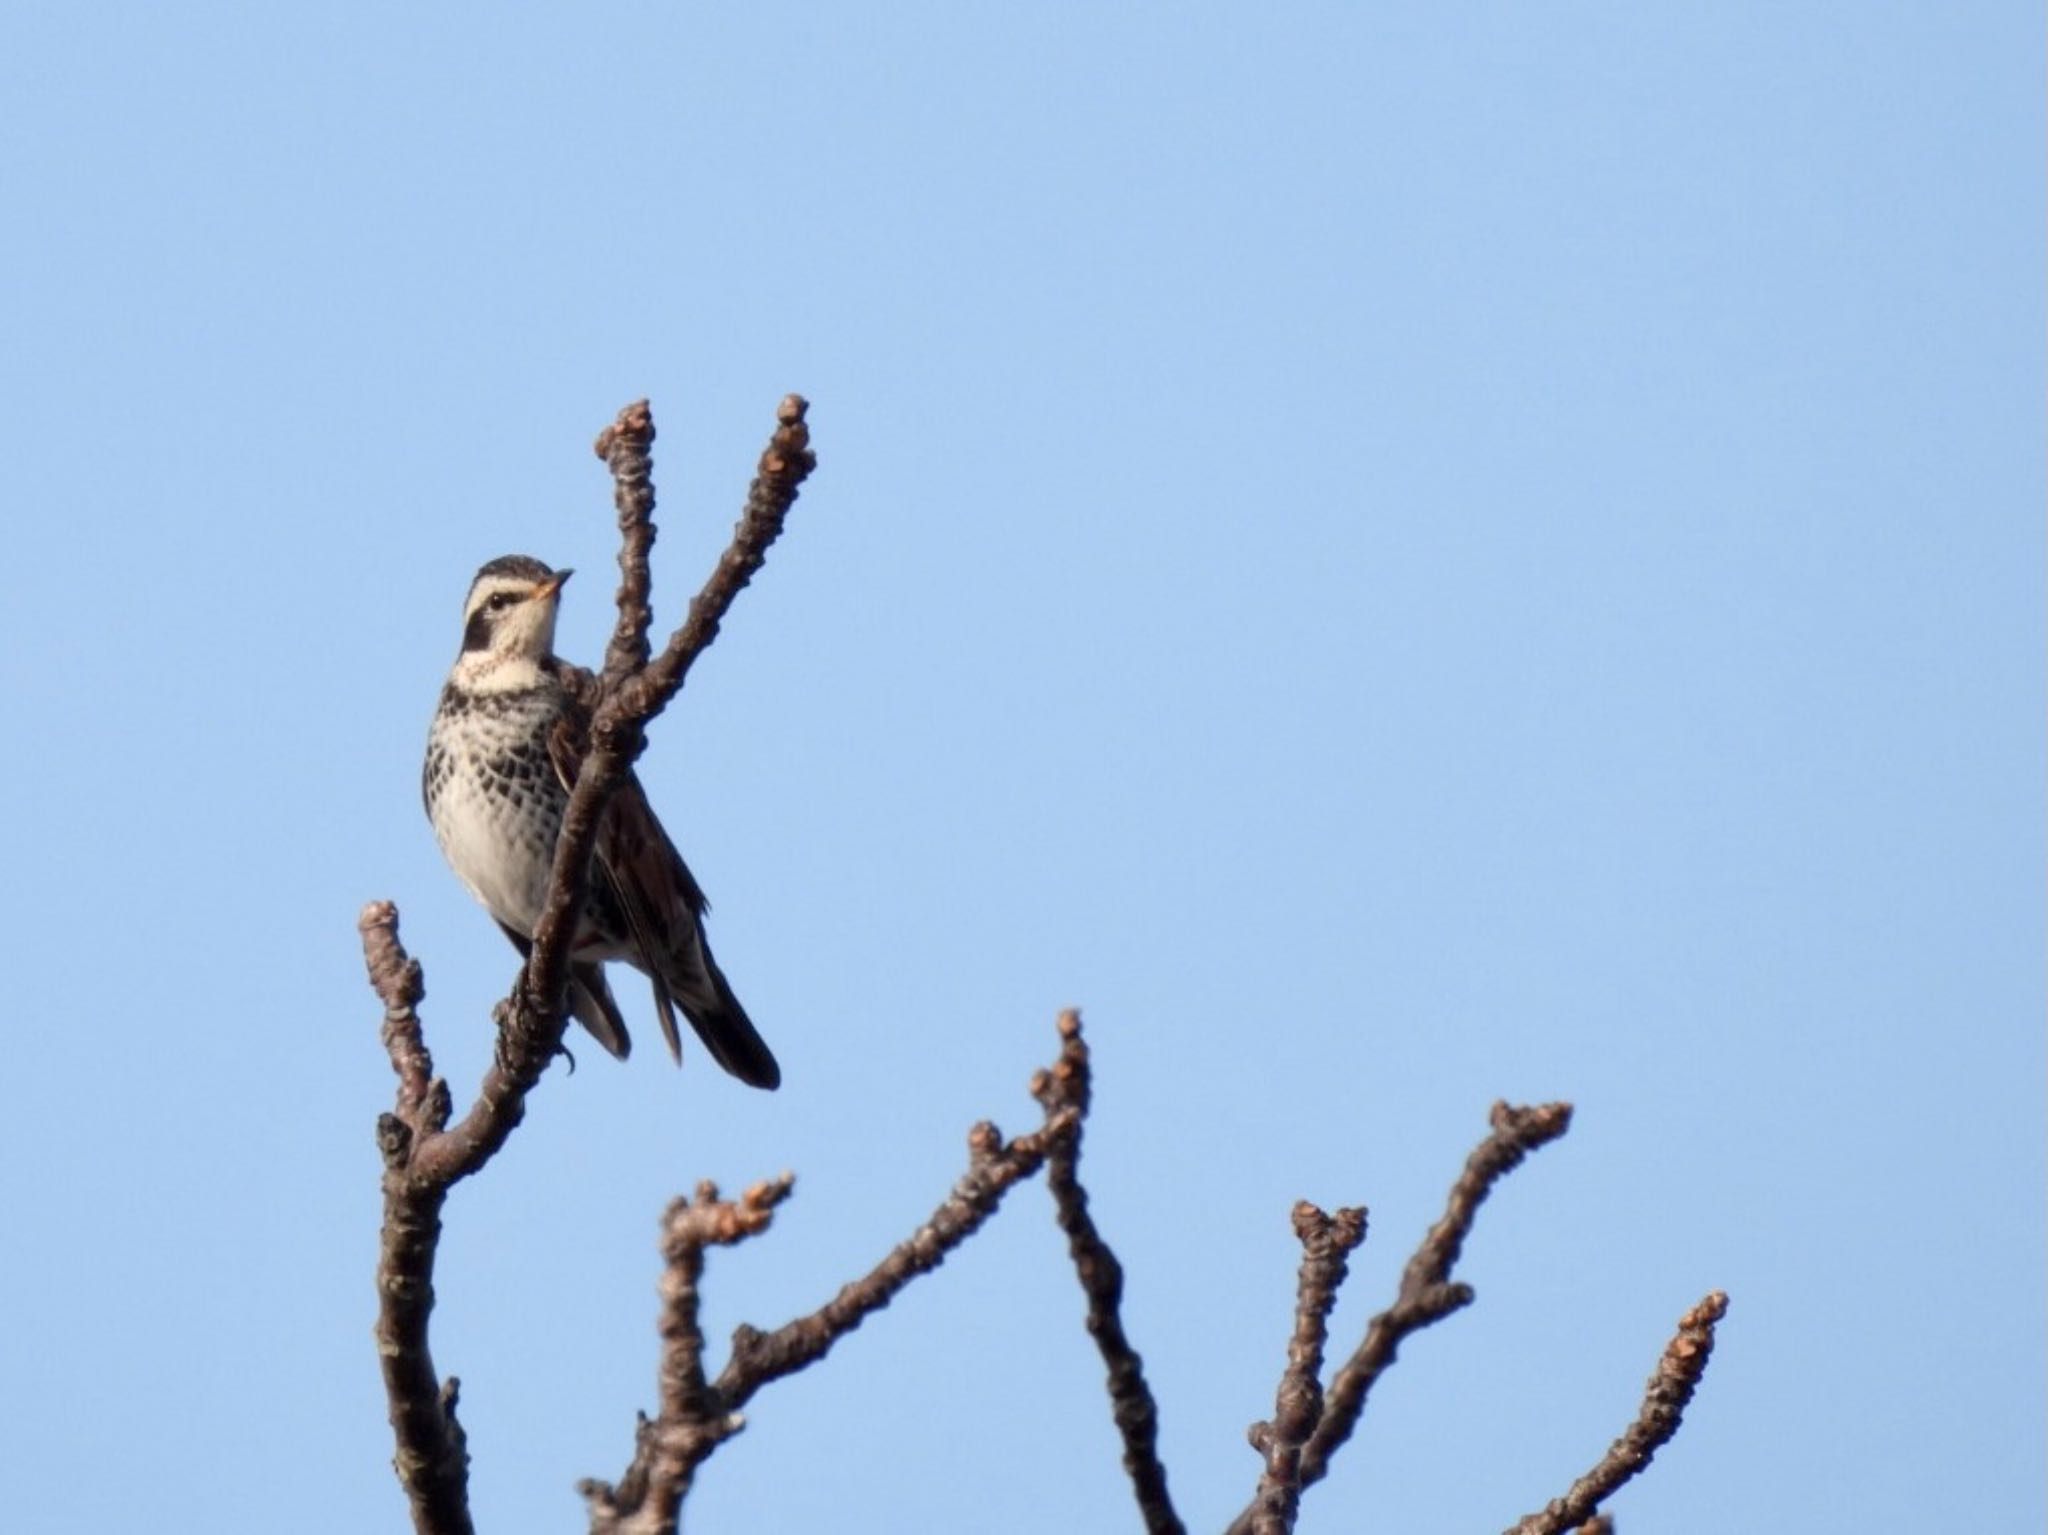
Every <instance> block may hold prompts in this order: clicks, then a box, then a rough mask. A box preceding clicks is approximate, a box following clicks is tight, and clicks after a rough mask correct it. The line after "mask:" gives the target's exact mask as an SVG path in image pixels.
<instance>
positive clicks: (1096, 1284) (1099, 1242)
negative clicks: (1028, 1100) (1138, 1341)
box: [1031, 1009, 1186, 1535]
mask: <svg viewBox="0 0 2048 1535" xmlns="http://www.w3.org/2000/svg"><path fill="white" fill-rule="evenodd" d="M1059 1031H1060V1058H1059V1060H1058V1061H1057V1062H1055V1063H1054V1064H1053V1066H1052V1067H1051V1068H1050V1069H1048V1070H1045V1071H1041V1072H1039V1073H1038V1074H1037V1075H1036V1076H1034V1077H1033V1078H1032V1080H1031V1095H1032V1096H1033V1097H1034V1098H1036V1099H1037V1100H1038V1101H1039V1103H1040V1104H1041V1105H1043V1106H1044V1108H1045V1110H1046V1112H1047V1113H1053V1112H1056V1111H1058V1110H1060V1109H1072V1110H1073V1111H1074V1113H1075V1115H1076V1116H1077V1117H1076V1119H1075V1122H1074V1133H1073V1134H1072V1135H1071V1136H1069V1137H1068V1138H1066V1139H1065V1140H1063V1141H1061V1142H1059V1143H1058V1144H1057V1145H1055V1146H1054V1147H1053V1150H1052V1155H1051V1156H1050V1157H1048V1158H1047V1160H1046V1167H1045V1182H1046V1188H1047V1189H1048V1190H1050V1191H1051V1193H1052V1198H1053V1208H1054V1210H1055V1212H1056V1213H1057V1215H1058V1218H1059V1223H1060V1230H1061V1231H1063V1232H1065V1233H1066V1237H1067V1252H1068V1255H1069V1256H1070V1257H1071V1258H1072V1259H1073V1262H1074V1272H1075V1274H1076V1275H1077V1276H1078V1277H1079V1279H1080V1281H1081V1291H1082V1293H1083V1294H1084V1295H1085V1296H1087V1298H1088V1336H1089V1337H1091V1338H1093V1339H1094V1340H1095V1347H1096V1348H1097V1349H1098V1350H1099V1351H1100V1352H1101V1354H1102V1362H1103V1364H1104V1365H1105V1366H1106V1367H1107V1369H1108V1372H1109V1379H1108V1385H1109V1404H1110V1413H1111V1416H1112V1417H1113V1418H1114V1419H1115V1421H1116V1427H1117V1432H1118V1433H1119V1434H1120V1435H1121V1436H1122V1438H1123V1444H1124V1470H1125V1472H1126V1473H1128V1474H1129V1476H1130V1479H1131V1487H1132V1489H1133V1491H1134V1492H1135V1493H1136V1495H1137V1499H1138V1512H1139V1514H1140V1515H1141V1516H1142V1517H1143V1518H1144V1520H1145V1528H1146V1530H1147V1531H1149V1532H1150V1535H1182V1532H1183V1531H1184V1530H1185V1528H1186V1527H1185V1526H1184V1525H1183V1524H1182V1523H1181V1521H1180V1515H1179V1514H1177V1513H1176V1512H1175V1511H1174V1507H1173V1499H1172V1497H1171V1496H1170V1495H1169V1494H1168V1492H1167V1488H1166V1467H1165V1466H1164V1465H1162V1464H1161V1463H1160V1459H1159V1407H1158V1404H1157V1402H1155V1401H1154V1399H1153V1396H1152V1388H1151V1387H1150V1386H1149V1385H1148V1384H1146V1381H1145V1365H1144V1361H1143V1360H1142V1359H1140V1358H1139V1356H1138V1351H1137V1350H1136V1349H1135V1348H1133V1347H1132V1346H1131V1340H1130V1338H1129V1337H1128V1336H1127V1335H1126V1334H1125V1332H1124V1323H1123V1293H1124V1270H1123V1265H1122V1264H1121V1263H1119V1262H1118V1261H1117V1256H1116V1254H1115V1253H1114V1252H1112V1251H1110V1247H1109V1244H1108V1243H1107V1242H1105V1241H1104V1240H1103V1239H1102V1233H1101V1232H1099V1231H1098V1230H1096V1227H1095V1220H1094V1217H1093V1216H1091V1215H1090V1214H1089V1213H1088V1191H1087V1190H1086V1189H1085V1188H1083V1187H1082V1186H1081V1179H1080V1162H1081V1134H1082V1124H1083V1121H1084V1120H1085V1118H1086V1116H1087V1113H1088V1105H1089V1099H1090V1095H1091V1091H1092V1082H1091V1078H1092V1075H1093V1073H1092V1070H1091V1067H1090V1064H1089V1058H1088V1042H1087V1041H1086V1040H1085V1039H1084V1038H1082V1035H1081V1015H1080V1014H1079V1013H1077V1012H1074V1011H1073V1010H1071V1009H1069V1010H1068V1011H1067V1012H1064V1013H1062V1014H1060V1020H1059Z"/></svg>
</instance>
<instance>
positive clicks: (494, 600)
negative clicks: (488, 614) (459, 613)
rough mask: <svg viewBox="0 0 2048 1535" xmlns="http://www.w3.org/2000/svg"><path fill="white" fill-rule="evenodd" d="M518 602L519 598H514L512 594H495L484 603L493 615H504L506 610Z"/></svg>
mask: <svg viewBox="0 0 2048 1535" xmlns="http://www.w3.org/2000/svg"><path fill="white" fill-rule="evenodd" d="M518 600H519V599H518V598H517V597H514V596H513V595H512V594H511V593H510V592H493V593H491V595H490V598H489V599H488V600H487V601H486V602H485V603H484V606H485V607H487V608H489V609H490V610H491V611H492V612H493V613H502V612H504V611H505V609H507V608H509V607H511V606H512V604H513V603H515V602H517V601H518Z"/></svg>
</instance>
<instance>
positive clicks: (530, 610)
mask: <svg viewBox="0 0 2048 1535" xmlns="http://www.w3.org/2000/svg"><path fill="white" fill-rule="evenodd" d="M569 576H570V572H569V571H566V570H550V569H548V567H547V566H545V565H543V564H542V563H541V562H540V561H539V560H535V559H529V558H528V557H527V556H526V555H523V554H508V555H504V556H502V557H500V558H498V559H495V560H492V561H491V562H490V564H488V565H486V566H484V568H483V569H481V570H479V571H478V572H477V573H476V579H475V580H474V581H471V582H470V583H469V597H468V598H467V600H465V601H464V603H463V604H462V654H461V655H460V656H458V657H456V660H455V670H456V673H457V675H458V676H459V677H461V678H462V679H463V680H464V681H466V682H468V683H469V684H470V685H471V686H473V687H479V688H485V689H488V688H493V687H498V688H516V687H524V686H529V685H530V684H531V682H532V679H533V676H534V674H535V672H536V670H537V669H538V667H539V665H540V663H541V662H542V661H544V660H546V659H547V658H548V657H549V656H550V655H551V654H553V652H554V648H555V610H556V608H557V607H558V606H559V605H560V602H561V592H562V583H563V582H564V581H566V580H568V579H569Z"/></svg>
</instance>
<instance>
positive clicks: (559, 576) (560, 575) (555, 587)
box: [532, 570, 576, 602]
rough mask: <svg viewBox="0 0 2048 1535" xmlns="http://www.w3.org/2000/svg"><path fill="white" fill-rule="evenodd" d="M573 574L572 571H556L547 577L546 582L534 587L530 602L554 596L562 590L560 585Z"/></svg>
mask: <svg viewBox="0 0 2048 1535" xmlns="http://www.w3.org/2000/svg"><path fill="white" fill-rule="evenodd" d="M575 574H576V572H575V571H573V570H558V571H556V572H555V573H554V574H553V575H551V576H549V577H548V578H547V580H545V581H543V582H541V584H540V585H539V586H536V587H535V588H534V589H533V598H532V600H533V601H535V602H538V601H539V600H540V599H541V598H543V597H552V596H554V595H555V593H556V592H559V591H560V590H561V589H562V583H563V582H564V581H566V580H568V579H569V578H570V577H571V576H573V575H575Z"/></svg>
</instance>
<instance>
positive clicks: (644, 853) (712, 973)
mask: <svg viewBox="0 0 2048 1535" xmlns="http://www.w3.org/2000/svg"><path fill="white" fill-rule="evenodd" d="M584 675H585V676H586V677H587V676H588V674H587V673H586V674H584ZM569 696H570V701H571V707H570V708H568V709H566V710H565V711H564V714H563V719H562V721H561V722H560V723H559V724H558V725H557V726H556V728H555V730H554V732H553V733H552V735H551V736H550V738H549V742H548V752H549V756H550V757H551V758H552V759H553V762H554V765H555V771H556V774H557V775H558V776H559V777H560V778H561V780H562V783H563V784H564V786H566V787H573V786H574V784H575V778H576V774H577V772H578V770H579V769H580V768H581V766H582V760H583V739H584V734H585V730H586V724H585V722H586V720H587V718H588V708H589V699H590V697H591V694H590V692H589V691H587V690H583V691H579V690H577V689H575V688H572V689H571V690H570V695H569ZM591 867H592V877H593V878H594V879H601V880H603V881H604V882H605V887H606V890H607V891H608V893H609V894H610V895H611V896H612V898H613V900H614V901H615V902H616V903H617V905H618V909H619V911H620V913H621V915H622V916H623V917H624V918H625V921H626V925H627V927H628V929H629V930H630V932H631V934H632V939H633V946H634V948H636V949H637V950H638V951H639V961H640V968H641V969H642V970H644V971H646V972H647V975H648V977H649V978H650V979H651V980H652V981H653V983H654V1007H655V1014H656V1016H657V1018H658V1019H659V1021H660V1023H661V1032H662V1037H663V1038H664V1039H665V1040H667V1042H668V1048H669V1053H670V1054H671V1055H672V1056H674V1057H675V1059H676V1060H677V1061H678V1062H680V1061H681V1060H682V1058H683V1046H682V1037H681V1035H680V1033H679V1032H678V1031H677V1028H676V1019H675V1009H676V1008H677V1007H680V1008H681V1009H682V1012H683V1016H684V1017H686V1018H687V1019H689V1021H690V1026H691V1027H692V1028H693V1029H695V1030H696V1031H697V1036H698V1037H699V1038H700V1039H702V1040H703V1041H704V1045H705V1048H706V1049H708V1050H709V1051H710V1052H711V1057H712V1059H713V1060H715V1061H717V1062H718V1064H719V1065H720V1066H723V1067H724V1068H725V1069H726V1070H727V1071H729V1072H731V1073H732V1074H733V1075H734V1076H736V1077H738V1078H739V1079H740V1080H741V1081H743V1082H747V1083H750V1084H751V1085H753V1086H755V1087H765V1088H772V1087H775V1086H777V1085H779V1084H780V1082H781V1080H782V1070H781V1068H780V1067H779V1066H777V1065H776V1062H775V1056H774V1055H773V1053H772V1052H770V1050H769V1049H768V1045H767V1043H766V1041H764V1040H763V1039H762V1038H761V1036H760V1034H759V1033H758V1032H756V1031H755V1028H754V1025H753V1023H752V1022H751V1020H749V1019H748V1017H747V1014H746V1010H745V1009H744V1008H742V1007H741V1006H740V1002H739V998H738V997H736V996H734V995H733V991H732V987H731V985H730V984H728V983H727V981H726V979H725V975H724V973H723V972H722V971H720V970H719V968H718V963H717V961H716V960H714V959H713V958H712V957H711V947H710V945H709V944H708V943H707V942H706V941H705V937H704V913H705V912H706V911H707V910H708V909H709V906H710V903H709V902H708V901H706V900H705V898H704V891H703V889H702V888H701V887H700V886H699V885H698V884H697V881H696V878H695V876H693V875H692V874H691V873H690V869H689V865H687V864H686V863H684V862H683V859H682V855H681V854H680V853H678V852H677V851H676V849H675V845H674V844H673V843H672V842H670V841H669V839H668V833H667V832H665V831H663V830H662V826H661V822H660V821H659V820H658V819H656V817H655V814H654V810H653V807H652V806H650V805H649V804H648V803H647V794H646V791H645V790H644V789H642V788H641V787H640V780H639V779H638V778H637V777H635V776H634V775H633V774H631V773H628V774H627V775H626V781H625V782H624V783H622V784H621V785H619V789H618V792H617V793H616V794H614V795H613V796H612V799H611V803H610V804H609V805H608V806H606V807H605V817H604V821H603V824H601V825H600V826H599V827H598V833H597V848H596V850H595V853H594V855H593V857H592V859H591Z"/></svg>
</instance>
